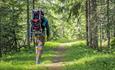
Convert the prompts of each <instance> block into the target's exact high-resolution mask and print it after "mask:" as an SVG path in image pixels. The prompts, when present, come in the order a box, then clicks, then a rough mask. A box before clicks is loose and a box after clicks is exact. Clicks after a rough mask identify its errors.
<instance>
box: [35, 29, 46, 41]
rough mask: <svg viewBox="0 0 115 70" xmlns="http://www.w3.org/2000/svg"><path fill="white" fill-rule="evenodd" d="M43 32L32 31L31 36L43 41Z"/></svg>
mask: <svg viewBox="0 0 115 70" xmlns="http://www.w3.org/2000/svg"><path fill="white" fill-rule="evenodd" d="M45 36H46V35H45V32H39V31H34V32H33V38H34V39H38V40H40V41H42V42H45Z"/></svg>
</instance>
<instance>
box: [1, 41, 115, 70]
mask: <svg viewBox="0 0 115 70" xmlns="http://www.w3.org/2000/svg"><path fill="white" fill-rule="evenodd" d="M21 50H22V51H21V52H19V53H15V54H8V55H4V56H3V57H2V58H1V62H0V70H115V49H112V50H111V51H112V52H111V53H107V52H106V50H103V52H99V51H97V50H94V49H91V48H89V47H87V46H86V45H85V42H84V41H76V42H67V43H62V42H47V43H46V44H45V47H44V53H43V56H42V59H41V63H40V64H37V65H36V64H35V52H34V51H35V50H34V47H32V48H31V49H30V50H29V51H28V50H26V49H24V48H22V49H21Z"/></svg>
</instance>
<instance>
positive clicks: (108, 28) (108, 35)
mask: <svg viewBox="0 0 115 70" xmlns="http://www.w3.org/2000/svg"><path fill="white" fill-rule="evenodd" d="M107 38H108V48H110V22H109V0H107Z"/></svg>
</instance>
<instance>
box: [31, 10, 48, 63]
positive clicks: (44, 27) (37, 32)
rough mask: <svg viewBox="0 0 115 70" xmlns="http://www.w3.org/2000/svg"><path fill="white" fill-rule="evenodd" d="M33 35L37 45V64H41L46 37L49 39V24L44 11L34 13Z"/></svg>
mask: <svg viewBox="0 0 115 70" xmlns="http://www.w3.org/2000/svg"><path fill="white" fill-rule="evenodd" d="M31 29H32V33H33V34H32V35H33V37H34V41H35V43H36V64H39V63H40V58H41V55H42V52H43V47H44V43H45V36H47V39H48V38H49V34H50V33H49V24H48V20H47V18H46V17H45V16H44V12H43V11H42V10H38V11H33V19H32V28H31Z"/></svg>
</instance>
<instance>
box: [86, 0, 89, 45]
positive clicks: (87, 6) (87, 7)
mask: <svg viewBox="0 0 115 70" xmlns="http://www.w3.org/2000/svg"><path fill="white" fill-rule="evenodd" d="M88 9H89V5H88V0H86V42H87V46H89V39H88V38H89V34H88V24H89V22H88V20H89V18H88Z"/></svg>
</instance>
